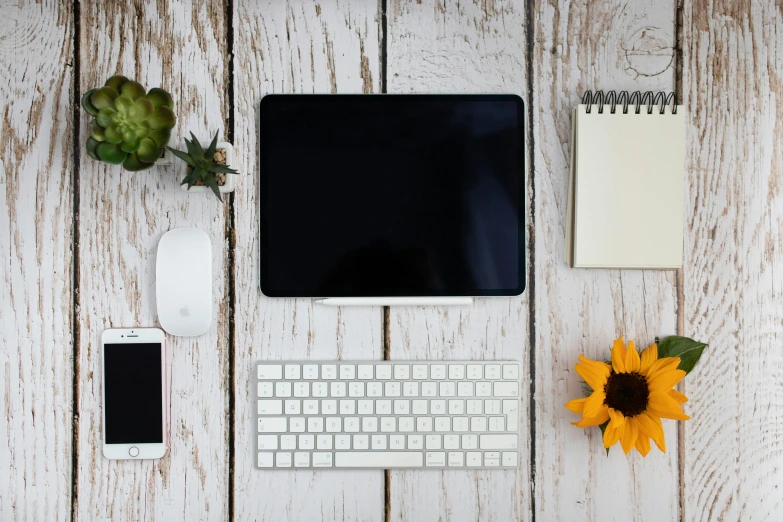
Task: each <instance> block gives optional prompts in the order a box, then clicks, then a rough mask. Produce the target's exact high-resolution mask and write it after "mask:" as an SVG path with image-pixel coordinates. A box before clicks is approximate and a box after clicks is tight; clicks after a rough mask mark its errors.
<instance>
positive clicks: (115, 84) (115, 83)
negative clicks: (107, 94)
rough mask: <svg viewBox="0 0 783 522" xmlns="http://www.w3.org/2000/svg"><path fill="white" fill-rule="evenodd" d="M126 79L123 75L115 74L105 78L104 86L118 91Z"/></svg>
mask: <svg viewBox="0 0 783 522" xmlns="http://www.w3.org/2000/svg"><path fill="white" fill-rule="evenodd" d="M127 81H128V79H127V78H126V77H125V76H123V75H121V74H117V75H114V76H112V77H111V78H109V79H108V80H106V86H107V87H111V88H113V89H115V90H117V91H119V90H120V89H121V88H122V85H123V84H124V83H126V82H127Z"/></svg>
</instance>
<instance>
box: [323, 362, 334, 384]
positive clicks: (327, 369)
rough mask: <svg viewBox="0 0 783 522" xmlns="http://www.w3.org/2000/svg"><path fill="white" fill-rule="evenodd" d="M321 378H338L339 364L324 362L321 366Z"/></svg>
mask: <svg viewBox="0 0 783 522" xmlns="http://www.w3.org/2000/svg"><path fill="white" fill-rule="evenodd" d="M321 378H322V379H323V380H325V381H333V380H335V379H336V378H337V365H336V364H324V365H322V366H321Z"/></svg>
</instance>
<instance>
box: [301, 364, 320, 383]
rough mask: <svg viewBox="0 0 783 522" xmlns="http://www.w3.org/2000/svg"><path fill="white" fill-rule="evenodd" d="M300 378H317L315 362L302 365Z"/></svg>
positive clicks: (313, 379) (315, 379)
mask: <svg viewBox="0 0 783 522" xmlns="http://www.w3.org/2000/svg"><path fill="white" fill-rule="evenodd" d="M302 378H303V379H307V380H308V381H317V380H318V365H317V364H305V365H304V366H302Z"/></svg>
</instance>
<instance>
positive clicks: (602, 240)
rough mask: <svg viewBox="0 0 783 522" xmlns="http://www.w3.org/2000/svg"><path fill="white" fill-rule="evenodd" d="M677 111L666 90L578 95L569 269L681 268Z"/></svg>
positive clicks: (680, 120) (681, 128)
mask: <svg viewBox="0 0 783 522" xmlns="http://www.w3.org/2000/svg"><path fill="white" fill-rule="evenodd" d="M678 109H681V107H680V106H677V105H676V99H675V98H674V94H673V93H672V94H669V95H668V96H667V95H665V94H664V93H658V94H655V95H653V93H650V92H647V93H644V94H642V93H639V92H634V93H628V92H625V91H623V92H621V93H619V94H615V93H614V92H613V91H610V92H608V93H607V94H606V95H604V93H603V92H601V91H598V92H597V93H595V95H593V94H592V93H591V92H590V91H587V92H586V93H585V96H584V98H583V99H582V104H580V105H578V106H577V107H576V108H575V109H574V111H573V120H572V121H573V125H572V144H573V146H572V147H571V176H570V181H569V191H568V193H569V196H568V215H567V221H566V248H565V255H566V262H567V263H568V264H569V265H570V266H572V267H577V268H647V269H676V268H680V267H681V266H682V249H683V246H682V238H683V199H684V178H685V118H684V114H683V113H684V111H683V110H678Z"/></svg>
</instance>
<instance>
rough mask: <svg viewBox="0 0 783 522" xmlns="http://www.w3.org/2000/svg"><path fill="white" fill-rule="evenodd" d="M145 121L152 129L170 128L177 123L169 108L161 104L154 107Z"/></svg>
mask: <svg viewBox="0 0 783 522" xmlns="http://www.w3.org/2000/svg"><path fill="white" fill-rule="evenodd" d="M147 121H148V122H149V124H150V127H152V128H153V129H171V128H172V127H174V125H176V124H177V117H176V116H175V115H174V112H173V111H172V110H171V109H169V108H168V107H164V106H162V105H161V106H159V107H155V110H154V111H153V113H152V116H150V117H149V118H147Z"/></svg>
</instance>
